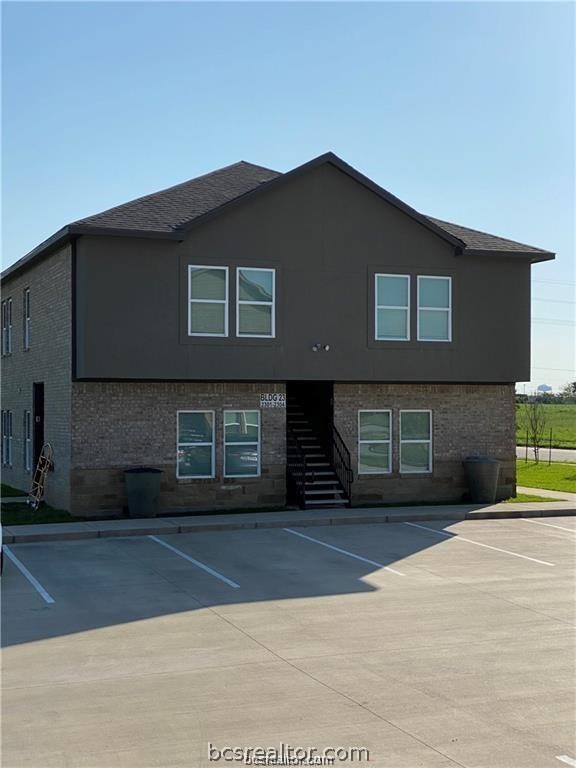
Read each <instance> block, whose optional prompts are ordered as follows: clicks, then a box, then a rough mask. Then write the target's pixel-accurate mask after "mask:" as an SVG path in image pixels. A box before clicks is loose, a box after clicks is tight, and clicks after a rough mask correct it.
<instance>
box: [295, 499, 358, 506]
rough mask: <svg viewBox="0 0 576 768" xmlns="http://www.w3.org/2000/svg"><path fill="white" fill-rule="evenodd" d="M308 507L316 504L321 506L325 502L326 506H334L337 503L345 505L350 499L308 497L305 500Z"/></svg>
mask: <svg viewBox="0 0 576 768" xmlns="http://www.w3.org/2000/svg"><path fill="white" fill-rule="evenodd" d="M304 503H305V505H306V506H307V507H311V506H312V505H314V506H320V505H321V504H324V506H326V507H334V506H336V505H337V504H338V505H342V506H344V505H345V504H348V499H330V500H328V499H306V501H305V502H304Z"/></svg>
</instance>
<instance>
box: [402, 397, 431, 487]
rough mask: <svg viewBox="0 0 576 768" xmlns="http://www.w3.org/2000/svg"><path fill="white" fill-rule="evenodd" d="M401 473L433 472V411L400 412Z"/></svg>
mask: <svg viewBox="0 0 576 768" xmlns="http://www.w3.org/2000/svg"><path fill="white" fill-rule="evenodd" d="M400 472H411V473H413V472H432V412H431V411H400Z"/></svg>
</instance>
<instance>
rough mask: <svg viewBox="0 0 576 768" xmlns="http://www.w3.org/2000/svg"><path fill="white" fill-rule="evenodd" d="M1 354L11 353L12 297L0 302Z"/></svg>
mask: <svg viewBox="0 0 576 768" xmlns="http://www.w3.org/2000/svg"><path fill="white" fill-rule="evenodd" d="M2 354H3V355H10V354H12V299H11V298H10V299H4V301H3V302H2Z"/></svg>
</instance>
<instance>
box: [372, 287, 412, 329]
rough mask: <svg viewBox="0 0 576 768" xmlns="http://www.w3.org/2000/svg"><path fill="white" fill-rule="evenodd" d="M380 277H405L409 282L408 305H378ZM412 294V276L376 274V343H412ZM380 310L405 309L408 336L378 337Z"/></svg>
mask: <svg viewBox="0 0 576 768" xmlns="http://www.w3.org/2000/svg"><path fill="white" fill-rule="evenodd" d="M379 277H403V278H405V279H406V280H407V282H408V304H407V305H406V306H405V307H398V306H390V305H388V304H378V278H379ZM410 293H411V276H410V275H399V274H396V273H386V272H376V273H375V274H374V339H375V340H376V341H410V298H411V297H410ZM379 309H404V310H406V336H405V337H404V338H401V337H399V336H378V310H379Z"/></svg>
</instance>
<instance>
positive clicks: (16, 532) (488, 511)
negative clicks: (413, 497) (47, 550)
mask: <svg viewBox="0 0 576 768" xmlns="http://www.w3.org/2000/svg"><path fill="white" fill-rule="evenodd" d="M562 495H564V494H562ZM555 515H576V501H574V500H570V501H551V502H546V503H542V502H540V503H538V502H531V503H525V504H505V503H500V504H492V505H486V504H484V505H482V504H453V505H449V506H425V507H372V508H367V509H359V508H354V509H323V510H282V511H280V512H250V513H239V514H218V515H193V516H186V517H184V516H183V517H157V518H134V519H133V518H128V519H122V520H93V521H86V522H82V523H44V524H41V525H11V526H5V527H4V529H3V540H4V543H5V544H11V543H13V544H21V543H25V542H32V541H50V540H62V539H96V538H104V537H109V536H147V535H150V534H173V533H194V532H202V531H219V530H238V529H243V528H285V527H290V528H292V527H308V526H315V525H351V524H362V523H363V524H369V523H403V522H410V521H417V520H478V519H483V518H491V519H498V518H503V519H505V518H513V517H553V516H555Z"/></svg>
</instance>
